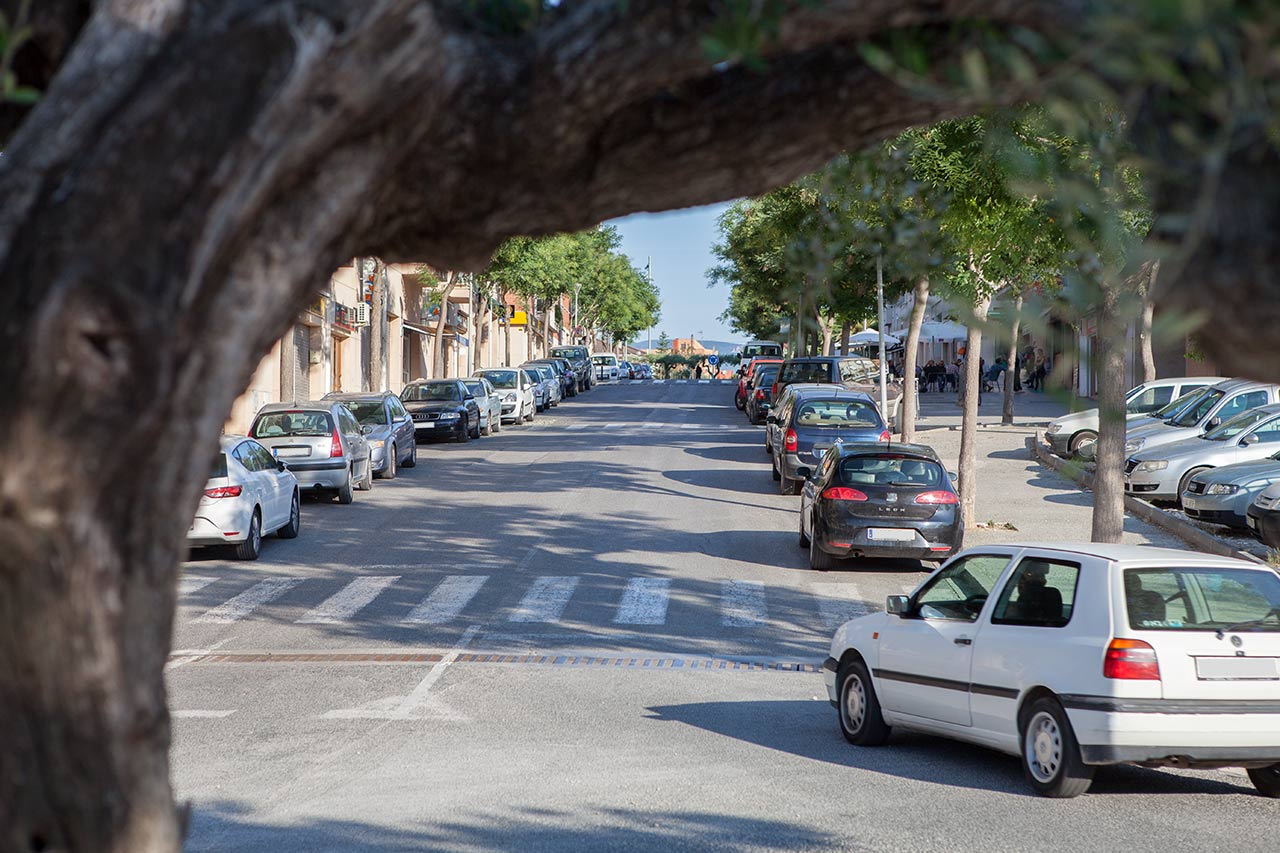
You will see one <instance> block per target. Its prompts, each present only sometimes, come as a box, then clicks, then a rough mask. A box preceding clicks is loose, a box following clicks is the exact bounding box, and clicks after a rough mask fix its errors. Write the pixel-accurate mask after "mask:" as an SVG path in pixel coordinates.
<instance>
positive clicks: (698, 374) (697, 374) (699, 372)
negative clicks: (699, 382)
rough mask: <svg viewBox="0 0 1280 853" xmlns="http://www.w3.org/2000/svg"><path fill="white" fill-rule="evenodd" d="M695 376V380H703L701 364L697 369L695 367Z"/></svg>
mask: <svg viewBox="0 0 1280 853" xmlns="http://www.w3.org/2000/svg"><path fill="white" fill-rule="evenodd" d="M693 376H694V378H695V379H701V378H702V365H701V364H699V365H698V366H697V367H695V368H694V369H693Z"/></svg>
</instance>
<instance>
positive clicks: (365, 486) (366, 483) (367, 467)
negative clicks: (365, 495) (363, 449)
mask: <svg viewBox="0 0 1280 853" xmlns="http://www.w3.org/2000/svg"><path fill="white" fill-rule="evenodd" d="M356 488H357V489H359V490H360V491H362V492H367V491H369V490H371V489H372V488H373V458H372V457H370V458H369V459H367V460H365V463H364V479H363V480H361V481H360V482H358V483H356Z"/></svg>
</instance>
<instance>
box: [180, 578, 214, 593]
mask: <svg viewBox="0 0 1280 853" xmlns="http://www.w3.org/2000/svg"><path fill="white" fill-rule="evenodd" d="M216 580H217V578H205V577H200V576H198V575H185V576H183V577H180V578H178V595H188V594H189V593H193V592H195V591H196V590H200V589H204V588H205V587H206V586H208V585H209V584H211V583H213V582H214V581H216Z"/></svg>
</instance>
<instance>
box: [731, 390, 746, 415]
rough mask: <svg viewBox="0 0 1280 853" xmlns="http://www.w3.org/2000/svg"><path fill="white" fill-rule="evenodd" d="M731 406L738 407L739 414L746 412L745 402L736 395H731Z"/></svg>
mask: <svg viewBox="0 0 1280 853" xmlns="http://www.w3.org/2000/svg"><path fill="white" fill-rule="evenodd" d="M733 404H734V405H735V406H737V407H738V411H739V412H742V411H746V408H747V403H746V401H745V400H743V399H742V398H741V397H739V396H738V395H737V394H734V395H733Z"/></svg>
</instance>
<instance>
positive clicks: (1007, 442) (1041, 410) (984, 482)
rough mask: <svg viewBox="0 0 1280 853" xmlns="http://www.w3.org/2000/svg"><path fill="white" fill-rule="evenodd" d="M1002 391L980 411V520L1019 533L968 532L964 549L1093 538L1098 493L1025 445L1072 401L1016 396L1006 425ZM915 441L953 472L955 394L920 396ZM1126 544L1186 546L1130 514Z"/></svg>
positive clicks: (957, 449)
mask: <svg viewBox="0 0 1280 853" xmlns="http://www.w3.org/2000/svg"><path fill="white" fill-rule="evenodd" d="M1002 405H1003V395H1002V394H983V395H982V405H981V406H980V407H979V409H978V424H979V429H978V442H977V458H978V495H977V507H976V513H975V515H976V518H975V521H977V522H987V521H993V522H996V523H997V524H1000V523H1007V524H1012V525H1013V526H1014V527H1015V528H1017V529H1016V530H1004V529H992V530H969V531H967V532H966V533H965V546H966V547H972V546H974V545H984V544H996V543H1002V542H1044V543H1046V544H1051V543H1060V542H1087V541H1089V534H1090V529H1091V526H1092V513H1093V495H1092V493H1090V492H1084V491H1081V490H1080V489H1078V488H1076V486H1075V484H1074V483H1072V482H1071V481H1069V480H1067V479H1066V478H1064V477H1061V476H1059V475H1058V474H1056V473H1055V472H1053V471H1050V470H1048V469H1045V468H1042V467H1040V465H1039V464H1038V463H1036V462H1034V461H1032V460H1031V459H1030V458H1029V457H1028V455H1027V450H1026V447H1025V444H1024V442H1025V440H1026V438H1027V436H1029V435H1032V434H1033V433H1034V432H1035V430H1036V428H1038V427H1043V426H1044V425H1046V424H1047V423H1048V422H1049V421H1051V420H1053V419H1054V418H1056V417H1058V416H1060V415H1062V414H1064V413H1065V412H1066V411H1067V401H1066V399H1064V398H1061V397H1057V396H1055V395H1052V394H1049V393H1043V394H1036V393H1026V394H1018V395H1017V396H1016V397H1015V398H1014V423H1013V424H1012V425H1009V426H1006V425H1002V424H1001V423H1000V412H1001V407H1002ZM920 413H921V417H920V420H919V424H918V426H917V428H916V439H917V440H918V441H919V442H920V443H921V444H927V445H930V446H932V447H933V448H934V449H935V450H937V451H938V454H939V455H940V456H941V457H942V459H943V461H944V462H945V463H946V464H947V467H948V468H949V469H950V470H952V471H955V470H957V467H958V461H959V456H960V420H961V411H960V407H959V406H957V405H956V395H955V393H954V392H944V393H932V394H921V395H920ZM1124 541H1125V543H1126V544H1134V545H1142V544H1145V545H1158V546H1161V547H1166V548H1183V549H1185V548H1186V545H1185V544H1184V543H1183V542H1182V541H1181V540H1180V539H1178V538H1177V537H1175V536H1173V535H1171V534H1168V533H1165V532H1164V531H1163V530H1160V529H1159V528H1157V527H1153V526H1151V525H1150V524H1147V523H1145V522H1143V521H1140V520H1138V519H1136V518H1133V517H1132V516H1126V517H1125V536H1124Z"/></svg>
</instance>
